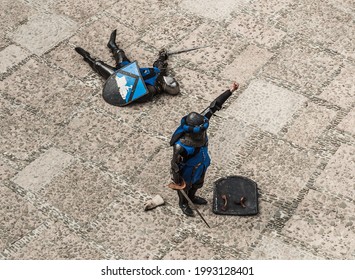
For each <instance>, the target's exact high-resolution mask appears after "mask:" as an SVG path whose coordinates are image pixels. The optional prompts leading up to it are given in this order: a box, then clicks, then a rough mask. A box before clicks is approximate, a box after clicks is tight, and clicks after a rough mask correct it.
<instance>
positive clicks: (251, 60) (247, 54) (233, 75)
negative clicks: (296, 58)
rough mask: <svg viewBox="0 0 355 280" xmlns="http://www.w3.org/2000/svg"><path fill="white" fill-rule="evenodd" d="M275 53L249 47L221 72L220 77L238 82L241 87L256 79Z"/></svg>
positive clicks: (252, 46)
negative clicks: (257, 74)
mask: <svg viewBox="0 0 355 280" xmlns="http://www.w3.org/2000/svg"><path fill="white" fill-rule="evenodd" d="M272 56H273V53H271V52H269V51H267V50H265V49H261V48H259V47H257V46H255V45H249V46H248V47H247V48H246V49H245V50H244V51H242V52H241V54H239V55H238V56H237V57H236V58H235V59H234V60H233V62H232V63H231V64H229V65H228V66H226V68H225V69H224V70H223V71H222V72H221V74H220V76H221V77H224V78H228V79H230V80H232V81H235V80H236V81H237V82H238V83H239V84H240V85H243V84H245V83H247V82H248V81H249V80H250V79H252V78H253V77H255V75H256V73H257V71H258V70H259V69H260V68H261V67H262V66H263V65H264V64H266V63H267V62H268V61H269V59H270V58H271V57H272Z"/></svg>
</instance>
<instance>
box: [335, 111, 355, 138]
mask: <svg viewBox="0 0 355 280" xmlns="http://www.w3.org/2000/svg"><path fill="white" fill-rule="evenodd" d="M338 128H340V129H341V130H344V131H346V132H348V133H351V134H352V135H354V136H355V109H352V110H351V111H350V112H349V114H348V115H347V116H346V117H345V118H344V119H343V120H342V121H341V123H340V124H339V125H338Z"/></svg>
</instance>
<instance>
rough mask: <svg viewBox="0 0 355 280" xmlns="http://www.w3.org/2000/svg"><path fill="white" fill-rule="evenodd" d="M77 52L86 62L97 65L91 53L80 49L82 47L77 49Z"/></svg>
mask: <svg viewBox="0 0 355 280" xmlns="http://www.w3.org/2000/svg"><path fill="white" fill-rule="evenodd" d="M75 51H76V52H77V53H78V54H80V55H81V56H82V57H83V58H84V60H85V61H86V62H87V63H89V64H90V66H91V65H93V64H94V63H95V59H93V58H92V57H91V56H90V53H89V52H87V51H86V50H84V49H83V48H80V47H76V48H75Z"/></svg>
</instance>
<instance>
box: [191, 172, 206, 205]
mask: <svg viewBox="0 0 355 280" xmlns="http://www.w3.org/2000/svg"><path fill="white" fill-rule="evenodd" d="M204 177H205V175H203V176H202V177H201V179H200V180H198V182H196V183H195V184H193V185H192V186H191V188H190V189H189V191H188V192H187V195H188V197H189V198H190V199H191V201H192V202H193V203H195V204H199V205H202V204H207V200H206V199H204V198H202V197H199V196H197V195H196V192H197V190H198V189H200V188H202V186H203V182H204Z"/></svg>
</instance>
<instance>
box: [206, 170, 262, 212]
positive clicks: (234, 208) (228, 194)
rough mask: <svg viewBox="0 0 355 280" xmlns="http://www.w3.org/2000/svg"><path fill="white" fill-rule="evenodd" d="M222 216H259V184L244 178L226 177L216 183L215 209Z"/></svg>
mask: <svg viewBox="0 0 355 280" xmlns="http://www.w3.org/2000/svg"><path fill="white" fill-rule="evenodd" d="M212 211H213V212H214V213H215V214H220V215H238V216H247V215H256V214H258V188H257V184H256V183H255V182H254V181H252V180H250V179H248V178H246V177H242V176H229V177H224V178H221V179H219V180H217V181H216V182H214V187H213V209H212Z"/></svg>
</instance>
